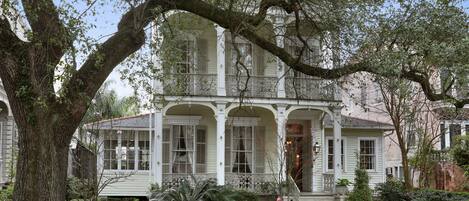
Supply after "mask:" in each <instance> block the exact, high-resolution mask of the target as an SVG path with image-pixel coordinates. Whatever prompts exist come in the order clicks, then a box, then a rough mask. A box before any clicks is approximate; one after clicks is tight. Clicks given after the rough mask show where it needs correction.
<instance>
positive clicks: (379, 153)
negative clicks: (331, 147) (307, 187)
mask: <svg viewBox="0 0 469 201" xmlns="http://www.w3.org/2000/svg"><path fill="white" fill-rule="evenodd" d="M325 134H326V137H329V136H331V137H332V129H326V131H325ZM342 137H343V138H344V139H345V141H344V144H345V150H344V151H345V168H344V172H343V173H342V178H346V179H348V180H350V181H352V182H353V181H354V178H355V169H356V167H357V161H358V160H357V157H358V153H359V138H373V139H376V145H375V146H376V169H375V170H369V171H368V175H369V176H370V186H371V187H372V188H374V186H375V185H376V184H379V183H383V182H384V181H385V167H384V153H383V149H382V146H383V135H382V131H379V130H375V131H371V130H352V129H342ZM322 146H323V148H322V149H321V152H323V151H325V149H326V144H325V143H323V145H322ZM323 153H324V152H323ZM322 156H323V157H322V158H318V159H317V160H316V162H315V165H316V167H321V168H322V170H321V172H320V171H319V170H318V169H319V168H315V174H314V176H315V178H314V181H315V185H317V190H319V191H321V190H323V182H322V173H326V172H327V171H326V168H325V167H326V165H327V164H326V157H327V156H326V155H325V154H323V155H322ZM330 173H332V172H330ZM350 188H353V186H350Z"/></svg>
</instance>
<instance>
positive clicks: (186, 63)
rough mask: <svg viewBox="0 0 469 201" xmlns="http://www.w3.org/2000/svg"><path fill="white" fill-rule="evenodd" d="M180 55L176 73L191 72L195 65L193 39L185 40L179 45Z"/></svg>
mask: <svg viewBox="0 0 469 201" xmlns="http://www.w3.org/2000/svg"><path fill="white" fill-rule="evenodd" d="M177 49H178V53H179V55H178V56H180V57H179V59H178V61H177V62H176V73H178V74H186V73H191V71H192V70H193V66H194V42H193V41H191V40H183V41H181V42H180V43H178V45H177Z"/></svg>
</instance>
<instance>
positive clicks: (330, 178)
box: [322, 173, 335, 192]
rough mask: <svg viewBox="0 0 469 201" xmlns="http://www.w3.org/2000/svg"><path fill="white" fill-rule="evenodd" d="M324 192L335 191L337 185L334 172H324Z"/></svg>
mask: <svg viewBox="0 0 469 201" xmlns="http://www.w3.org/2000/svg"><path fill="white" fill-rule="evenodd" d="M322 176H323V184H324V192H333V191H334V187H335V179H334V174H332V173H324V174H323V175H322Z"/></svg>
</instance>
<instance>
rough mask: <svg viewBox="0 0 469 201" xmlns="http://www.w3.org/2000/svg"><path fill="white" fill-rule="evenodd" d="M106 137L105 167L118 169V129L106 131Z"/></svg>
mask: <svg viewBox="0 0 469 201" xmlns="http://www.w3.org/2000/svg"><path fill="white" fill-rule="evenodd" d="M103 135H104V136H103V138H104V142H103V143H104V169H106V170H116V169H117V151H118V142H117V140H118V137H117V131H105V132H104V133H103Z"/></svg>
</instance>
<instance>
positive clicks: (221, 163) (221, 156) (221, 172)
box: [216, 103, 226, 185]
mask: <svg viewBox="0 0 469 201" xmlns="http://www.w3.org/2000/svg"><path fill="white" fill-rule="evenodd" d="M225 104H226V103H217V113H216V118H217V140H216V143H217V163H216V166H217V184H218V185H225V121H226V116H225Z"/></svg>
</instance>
